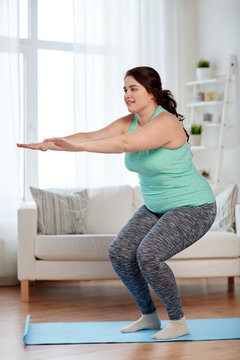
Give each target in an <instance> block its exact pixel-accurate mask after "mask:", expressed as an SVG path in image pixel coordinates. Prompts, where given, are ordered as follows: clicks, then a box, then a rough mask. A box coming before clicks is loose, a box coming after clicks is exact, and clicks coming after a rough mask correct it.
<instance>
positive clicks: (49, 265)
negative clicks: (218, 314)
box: [18, 185, 240, 301]
mask: <svg viewBox="0 0 240 360" xmlns="http://www.w3.org/2000/svg"><path fill="white" fill-rule="evenodd" d="M141 205H142V198H141V195H140V191H139V187H131V186H127V185H126V186H116V187H105V188H96V189H88V216H87V234H82V235H78V234H75V235H41V234H38V233H37V206H36V204H35V203H34V202H31V203H23V204H22V205H21V207H20V209H19V211H18V278H19V280H20V281H21V298H22V301H29V281H31V280H84V279H115V278H117V275H116V274H115V272H114V270H113V268H112V265H111V262H110V260H109V256H108V247H109V245H110V243H111V242H112V240H113V239H114V237H115V235H116V234H117V233H118V231H119V230H120V229H121V228H122V227H123V226H124V225H125V223H126V222H127V221H128V219H129V218H130V217H131V215H132V214H133V213H134V211H135V210H136V209H137V208H138V207H140V206H141ZM239 206H240V205H236V210H237V211H239ZM237 225H238V226H237V229H239V223H238V224H237ZM168 264H169V265H170V267H171V268H172V270H173V272H174V273H175V275H176V277H177V278H189V277H191V278H205V277H223V276H224V277H225V276H226V277H228V278H229V283H233V280H234V276H239V275H240V231H239V230H238V231H237V234H236V233H232V232H215V231H214V232H213V231H209V232H208V233H207V234H206V235H205V236H203V238H202V239H200V240H199V241H198V242H197V243H195V244H194V245H192V246H191V247H189V248H187V249H185V250H184V251H182V252H181V253H179V254H177V255H176V256H174V257H173V258H171V259H170V260H169V261H168Z"/></svg>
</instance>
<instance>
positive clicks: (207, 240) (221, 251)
mask: <svg viewBox="0 0 240 360" xmlns="http://www.w3.org/2000/svg"><path fill="white" fill-rule="evenodd" d="M239 256H240V237H239V236H237V235H236V234H234V233H230V232H217V231H209V232H208V233H207V234H206V235H204V236H203V237H202V238H201V239H200V240H198V241H197V242H196V243H195V244H193V245H192V246H189V247H188V248H187V249H185V250H183V251H181V252H180V253H178V254H177V255H175V256H173V257H172V259H199V258H202V259H207V258H235V257H239Z"/></svg>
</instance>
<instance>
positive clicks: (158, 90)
mask: <svg viewBox="0 0 240 360" xmlns="http://www.w3.org/2000/svg"><path fill="white" fill-rule="evenodd" d="M127 76H132V77H134V79H135V80H136V81H137V82H139V83H140V84H141V85H142V86H144V87H145V89H146V90H147V92H148V93H149V94H152V95H153V96H154V97H155V100H156V103H157V104H158V105H161V106H162V107H163V108H164V109H165V110H167V111H169V112H170V113H171V114H173V115H175V116H176V117H177V118H178V120H179V121H183V120H184V116H183V115H181V114H179V113H178V112H177V103H176V101H175V99H174V97H173V94H172V93H171V91H170V90H163V89H162V82H161V78H160V76H159V74H158V72H157V71H156V70H154V69H153V68H151V67H149V66H138V67H135V68H133V69H130V70H128V71H127V72H126V75H125V78H126V77H127ZM183 129H184V131H185V133H186V136H187V141H188V139H189V134H188V133H187V131H186V129H185V128H184V127H183Z"/></svg>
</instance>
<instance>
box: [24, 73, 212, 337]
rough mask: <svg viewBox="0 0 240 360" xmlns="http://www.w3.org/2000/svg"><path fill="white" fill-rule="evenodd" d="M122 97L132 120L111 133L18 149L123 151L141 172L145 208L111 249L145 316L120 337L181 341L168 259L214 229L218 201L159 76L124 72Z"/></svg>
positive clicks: (183, 325) (110, 128) (115, 126)
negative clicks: (139, 334) (145, 333)
mask: <svg viewBox="0 0 240 360" xmlns="http://www.w3.org/2000/svg"><path fill="white" fill-rule="evenodd" d="M124 92H125V95H124V100H125V103H126V105H127V108H128V111H129V112H130V114H128V115H126V116H124V117H122V118H120V119H117V120H115V121H114V122H112V123H111V124H110V125H108V126H107V127H105V128H103V129H101V130H98V131H94V132H87V133H77V134H74V135H70V136H67V137H64V138H51V139H45V140H44V141H43V142H41V143H36V144H18V146H19V147H24V148H28V149H33V150H42V151H46V150H63V151H88V152H97V153H125V165H126V167H127V168H128V169H129V170H130V171H134V172H137V173H138V176H139V184H140V189H141V194H142V198H143V202H144V205H143V206H141V207H140V208H139V209H138V210H137V211H136V213H135V214H134V215H133V216H132V218H131V219H130V220H129V221H128V223H127V224H126V225H125V226H124V227H123V229H122V230H121V231H120V232H119V234H118V235H117V236H116V238H115V239H114V241H113V242H112V244H111V246H110V248H109V256H110V259H111V262H112V265H113V268H114V270H115V271H116V273H117V274H118V276H119V277H120V279H121V280H122V282H123V283H124V285H125V286H126V287H127V288H128V290H129V291H130V292H131V294H132V296H133V297H134V299H135V301H136V303H137V305H138V306H139V308H140V310H141V313H142V316H141V317H140V319H139V320H137V321H135V322H133V323H132V324H130V325H128V326H126V327H124V328H123V329H122V332H134V331H138V330H142V329H158V331H157V332H156V334H155V335H153V338H155V339H169V338H176V337H179V336H183V335H186V334H188V333H189V328H188V326H187V323H186V320H185V317H184V313H183V309H182V306H181V301H180V296H179V291H178V287H177V283H176V280H175V277H174V274H173V272H172V270H171V269H170V267H169V266H168V265H167V264H166V260H168V259H170V258H171V257H172V256H174V255H176V254H177V253H179V252H180V251H182V250H184V249H185V248H187V247H188V246H190V245H192V244H193V243H195V242H196V241H197V240H199V239H200V238H201V237H202V236H203V235H204V234H205V233H206V232H207V231H208V230H209V229H210V227H211V225H212V223H213V221H214V219H215V216H216V203H215V197H214V195H213V193H212V190H211V188H210V186H209V184H208V182H207V181H206V180H205V179H204V178H203V177H202V175H201V174H200V173H199V172H198V171H197V170H196V168H195V166H194V165H193V163H192V155H191V151H190V147H189V144H188V134H187V132H186V131H185V129H184V127H183V126H182V120H183V116H182V115H180V114H178V112H177V104H176V102H175V100H174V98H173V96H172V94H171V92H170V91H169V90H163V89H162V83H161V79H160V76H159V74H158V73H157V72H156V71H155V70H154V69H152V68H150V67H146V66H142V67H136V68H133V69H131V70H129V71H127V73H126V75H125V79H124ZM189 271H190V269H189ZM149 286H150V287H151V288H152V289H153V291H154V292H155V293H156V294H157V296H158V298H159V299H160V301H161V302H162V304H163V305H164V307H165V309H166V311H167V313H168V317H169V324H168V325H167V326H166V327H165V328H164V329H161V320H160V318H159V315H158V312H157V309H156V306H155V304H154V302H153V299H152V296H151V293H150V290H149Z"/></svg>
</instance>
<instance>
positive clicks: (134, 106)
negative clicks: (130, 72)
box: [123, 76, 156, 114]
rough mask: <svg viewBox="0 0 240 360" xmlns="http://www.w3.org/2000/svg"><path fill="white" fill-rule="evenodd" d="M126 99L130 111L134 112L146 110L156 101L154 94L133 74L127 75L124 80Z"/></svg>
mask: <svg viewBox="0 0 240 360" xmlns="http://www.w3.org/2000/svg"><path fill="white" fill-rule="evenodd" d="M123 90H124V92H125V94H124V101H125V103H126V105H127V108H128V111H129V112H131V113H134V114H137V113H138V112H140V111H142V110H144V109H145V108H146V107H148V106H149V105H152V103H156V102H155V99H154V96H153V95H152V94H149V93H148V92H147V90H146V89H145V87H144V86H143V85H141V84H140V83H139V82H137V80H135V79H134V77H133V76H127V77H126V78H125V81H124V88H123Z"/></svg>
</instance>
